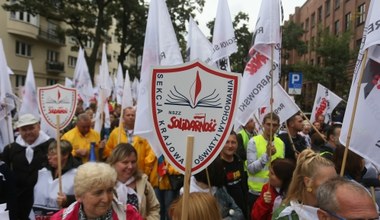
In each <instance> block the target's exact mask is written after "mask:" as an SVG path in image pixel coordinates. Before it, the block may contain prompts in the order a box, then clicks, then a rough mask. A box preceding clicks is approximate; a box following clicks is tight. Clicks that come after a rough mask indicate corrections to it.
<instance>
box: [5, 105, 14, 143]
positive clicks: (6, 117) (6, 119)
mask: <svg viewBox="0 0 380 220" xmlns="http://www.w3.org/2000/svg"><path fill="white" fill-rule="evenodd" d="M4 103H5V102H4ZM7 107H8V105H7V104H5V107H4V108H5V121H6V123H7V136H8V138H11V139H12V137H10V132H9V131H10V129H11V128H9V122H8V117H9V116H8V115H9V114H10V113H8V108H7ZM13 140H14V138H13ZM8 147H9V149H11V142H9V143H8Z"/></svg>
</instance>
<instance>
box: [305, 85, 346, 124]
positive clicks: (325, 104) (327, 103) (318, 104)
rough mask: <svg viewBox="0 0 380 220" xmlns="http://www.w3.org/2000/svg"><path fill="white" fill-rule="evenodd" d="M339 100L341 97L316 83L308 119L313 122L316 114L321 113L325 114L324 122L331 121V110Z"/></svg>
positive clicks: (316, 116)
mask: <svg viewBox="0 0 380 220" xmlns="http://www.w3.org/2000/svg"><path fill="white" fill-rule="evenodd" d="M341 101H342V99H341V98H340V97H339V96H337V95H336V94H335V93H333V92H331V91H330V90H329V89H328V88H326V87H324V86H322V85H321V84H319V83H318V87H317V93H316V94H315V100H314V105H313V110H312V112H311V116H310V121H311V122H314V121H315V120H316V119H317V118H318V116H320V115H323V116H325V123H329V122H331V121H332V117H331V114H332V111H333V110H334V108H335V107H336V106H337V105H338V104H339V102H341Z"/></svg>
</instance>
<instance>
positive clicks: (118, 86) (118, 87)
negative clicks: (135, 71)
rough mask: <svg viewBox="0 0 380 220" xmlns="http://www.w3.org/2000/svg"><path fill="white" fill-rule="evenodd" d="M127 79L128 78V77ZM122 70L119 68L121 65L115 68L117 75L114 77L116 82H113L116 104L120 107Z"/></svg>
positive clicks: (122, 80)
mask: <svg viewBox="0 0 380 220" xmlns="http://www.w3.org/2000/svg"><path fill="white" fill-rule="evenodd" d="M128 78H129V77H128ZM123 82H124V77H123V69H122V68H121V64H120V63H119V66H118V67H117V75H116V81H115V93H116V103H117V104H119V105H121V103H122V100H123V86H124V85H123Z"/></svg>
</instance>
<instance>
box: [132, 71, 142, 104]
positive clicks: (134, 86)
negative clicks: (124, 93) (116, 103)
mask: <svg viewBox="0 0 380 220" xmlns="http://www.w3.org/2000/svg"><path fill="white" fill-rule="evenodd" d="M139 84H140V82H139V80H138V79H137V77H135V79H134V80H133V82H132V85H131V89H132V100H134V101H135V103H137V97H138V94H139Z"/></svg>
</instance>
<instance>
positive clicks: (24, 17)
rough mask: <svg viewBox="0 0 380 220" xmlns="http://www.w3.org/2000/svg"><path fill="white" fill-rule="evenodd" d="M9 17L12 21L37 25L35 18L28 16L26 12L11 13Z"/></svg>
mask: <svg viewBox="0 0 380 220" xmlns="http://www.w3.org/2000/svg"><path fill="white" fill-rule="evenodd" d="M10 17H11V19H13V20H18V21H23V22H26V23H30V24H33V25H37V24H38V23H37V17H36V16H33V15H31V14H29V13H28V12H18V11H11V12H10Z"/></svg>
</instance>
